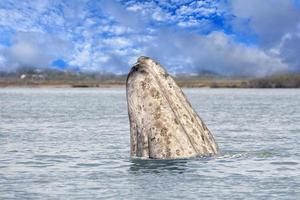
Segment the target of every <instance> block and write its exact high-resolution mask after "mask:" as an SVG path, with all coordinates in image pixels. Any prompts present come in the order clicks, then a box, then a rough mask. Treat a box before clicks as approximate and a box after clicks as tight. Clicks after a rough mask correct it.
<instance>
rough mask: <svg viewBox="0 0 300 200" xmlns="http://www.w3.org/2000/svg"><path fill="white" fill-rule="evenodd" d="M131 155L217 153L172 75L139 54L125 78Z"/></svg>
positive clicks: (172, 156)
mask: <svg viewBox="0 0 300 200" xmlns="http://www.w3.org/2000/svg"><path fill="white" fill-rule="evenodd" d="M126 93H127V104H128V114H129V122H130V143H131V157H132V158H143V159H149V158H152V159H179V158H189V157H195V156H207V155H214V154H217V153H218V151H219V148H218V145H217V144H216V142H215V140H214V137H213V135H212V134H211V132H210V131H209V129H208V128H207V127H206V125H205V124H204V122H203V121H202V120H201V118H200V117H199V116H198V115H197V113H196V112H195V111H194V110H193V108H192V106H191V104H190V103H189V101H188V100H187V98H186V96H185V95H184V93H183V92H182V90H181V89H180V87H179V86H178V85H177V84H176V83H175V81H174V80H173V78H172V77H171V76H170V75H169V74H168V73H167V72H166V70H165V69H164V68H163V67H162V66H161V65H160V64H159V63H158V62H156V61H154V60H153V59H151V58H149V57H145V56H142V57H140V58H138V60H137V62H136V63H135V64H134V65H133V67H132V68H131V70H130V72H129V74H128V76H127V81H126Z"/></svg>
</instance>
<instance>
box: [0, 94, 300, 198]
mask: <svg viewBox="0 0 300 200" xmlns="http://www.w3.org/2000/svg"><path fill="white" fill-rule="evenodd" d="M186 94H187V96H188V98H189V99H190V100H191V103H192V105H193V107H194V108H195V109H196V111H197V112H198V113H199V115H200V116H201V117H202V118H203V120H204V121H205V122H206V124H207V126H208V127H209V128H210V130H211V131H212V132H213V134H214V136H215V138H216V141H217V142H218V144H219V147H220V149H221V151H222V153H221V154H220V155H218V156H215V157H204V158H203V157H198V158H192V159H186V160H139V159H134V160H131V159H130V157H129V153H130V152H129V151H130V145H129V135H130V134H129V123H128V116H127V107H126V106H127V105H126V94H125V90H124V89H0V169H1V170H0V199H164V200H166V199H178V198H179V199H300V194H299V192H300V189H299V185H300V145H299V142H298V141H300V134H299V133H300V90H292V89H291V90H290V89H287V90H256V89H188V90H186Z"/></svg>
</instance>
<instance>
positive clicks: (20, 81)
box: [0, 67, 300, 88]
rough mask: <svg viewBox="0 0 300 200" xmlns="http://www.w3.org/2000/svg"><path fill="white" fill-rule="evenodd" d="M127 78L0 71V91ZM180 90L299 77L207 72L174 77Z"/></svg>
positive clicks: (290, 83)
mask: <svg viewBox="0 0 300 200" xmlns="http://www.w3.org/2000/svg"><path fill="white" fill-rule="evenodd" d="M126 76H127V74H119V75H117V74H112V73H95V72H76V71H72V70H69V71H66V70H58V69H50V68H45V69H37V68H29V67H23V68H20V69H18V70H16V71H14V72H4V71H2V72H1V71H0V87H123V86H125V82H126ZM173 76H174V78H175V80H176V82H177V83H178V85H179V86H181V87H210V88H300V73H298V74H277V75H272V76H267V77H263V78H251V77H228V76H222V75H219V74H216V73H214V72H210V71H203V72H199V73H198V74H193V75H191V74H175V75H173Z"/></svg>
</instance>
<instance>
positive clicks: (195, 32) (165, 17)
mask: <svg viewBox="0 0 300 200" xmlns="http://www.w3.org/2000/svg"><path fill="white" fill-rule="evenodd" d="M299 53H300V0H220V1H214V0H201V1H190V0H160V1H159V0H155V1H154V0H153V1H137V0H128V1H125V0H119V1H114V0H100V1H99V0H91V1H89V0H78V1H77V0H69V1H58V0H52V1H50V0H49V1H48V0H22V1H18V0H0V70H9V71H11V70H15V69H17V68H18V67H20V66H35V67H40V68H43V67H54V68H61V69H77V70H81V71H97V72H113V73H127V72H128V70H129V68H130V65H132V64H133V63H134V62H135V61H136V59H137V57H139V56H140V55H146V56H150V57H153V58H155V59H157V60H158V61H159V62H161V63H162V64H163V65H164V66H165V67H166V68H167V69H168V70H169V71H170V72H172V73H200V72H203V71H207V70H208V71H213V72H216V73H220V74H224V75H247V76H264V75H269V74H273V73H280V72H295V71H300V55H299Z"/></svg>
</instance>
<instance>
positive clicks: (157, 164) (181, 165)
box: [130, 159, 187, 173]
mask: <svg viewBox="0 0 300 200" xmlns="http://www.w3.org/2000/svg"><path fill="white" fill-rule="evenodd" d="M131 163H132V165H131V166H130V171H132V172H135V171H140V172H143V173H161V172H162V171H165V170H168V171H172V172H174V173H183V172H184V170H185V169H186V164H187V160H183V159H182V160H143V159H132V160H131Z"/></svg>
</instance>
